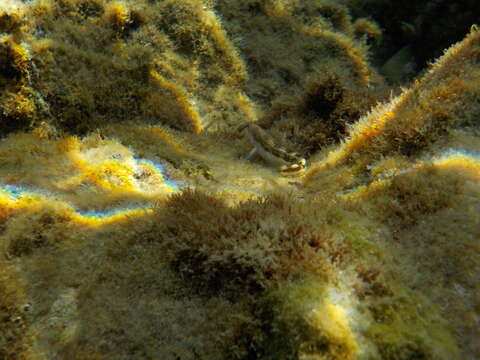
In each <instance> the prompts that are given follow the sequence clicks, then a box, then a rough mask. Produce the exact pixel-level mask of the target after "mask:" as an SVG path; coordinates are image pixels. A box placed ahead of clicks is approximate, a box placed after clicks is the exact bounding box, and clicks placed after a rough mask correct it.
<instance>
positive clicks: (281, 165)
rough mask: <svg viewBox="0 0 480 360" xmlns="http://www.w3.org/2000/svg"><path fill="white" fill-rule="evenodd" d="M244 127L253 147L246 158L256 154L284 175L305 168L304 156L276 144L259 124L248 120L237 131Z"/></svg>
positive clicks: (295, 172)
mask: <svg viewBox="0 0 480 360" xmlns="http://www.w3.org/2000/svg"><path fill="white" fill-rule="evenodd" d="M244 129H246V130H247V135H248V138H249V140H250V142H251V143H252V145H253V149H252V150H251V151H250V153H249V154H248V155H247V157H246V159H247V160H248V159H250V158H251V157H252V156H253V155H254V154H258V155H260V156H261V157H262V159H263V160H265V162H267V163H268V164H270V165H272V166H274V167H276V168H278V169H279V171H280V172H281V173H282V174H285V175H288V174H297V173H299V172H300V171H302V170H304V169H305V167H306V164H307V161H306V160H305V158H303V157H301V156H298V155H297V154H296V153H291V152H288V151H286V150H284V149H282V148H281V147H280V146H278V145H276V144H275V142H274V141H273V138H272V137H271V136H270V135H268V134H267V132H266V131H265V130H263V129H262V128H261V127H260V126H258V125H256V124H254V123H251V122H250V123H247V124H244V125H242V126H241V127H240V128H239V131H242V130H244Z"/></svg>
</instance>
